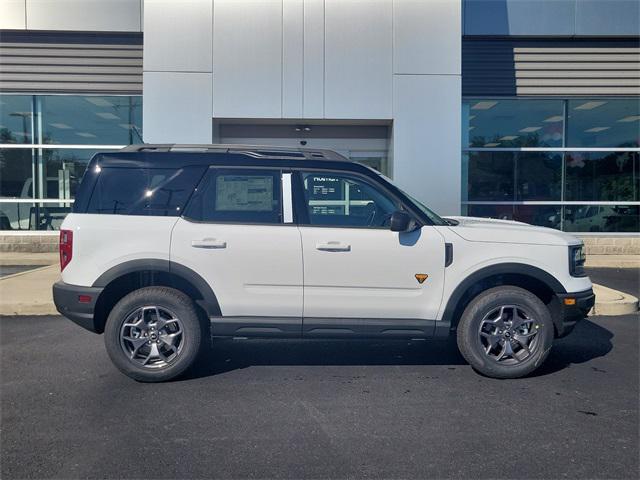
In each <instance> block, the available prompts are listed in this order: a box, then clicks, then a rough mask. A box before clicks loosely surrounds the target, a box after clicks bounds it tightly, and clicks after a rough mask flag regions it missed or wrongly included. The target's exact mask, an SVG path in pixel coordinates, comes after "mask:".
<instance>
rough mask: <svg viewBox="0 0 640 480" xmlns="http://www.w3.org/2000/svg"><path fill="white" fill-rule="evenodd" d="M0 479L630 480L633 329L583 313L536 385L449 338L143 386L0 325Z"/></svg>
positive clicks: (31, 322) (240, 365)
mask: <svg viewBox="0 0 640 480" xmlns="http://www.w3.org/2000/svg"><path fill="white" fill-rule="evenodd" d="M0 334H1V346H2V354H1V355H2V357H1V366H2V372H1V374H2V375H1V376H2V378H1V381H2V385H1V386H2V392H1V399H2V412H1V414H2V418H1V420H2V421H1V429H2V431H1V435H2V447H1V450H2V451H1V459H0V460H1V467H2V472H1V473H2V478H7V479H9V478H116V477H117V478H142V477H145V478H389V477H396V478H397V477H403V478H427V477H428V478H436V477H437V478H443V477H456V478H562V477H571V478H636V477H637V474H638V453H639V452H638V421H639V420H638V393H639V392H638V375H639V372H638V316H637V315H629V316H625V317H593V318H591V319H590V320H585V321H584V322H582V323H581V324H579V325H578V327H577V329H576V331H575V332H574V333H573V334H572V335H571V336H569V337H567V338H565V339H562V340H560V341H558V342H557V343H556V345H555V348H554V350H553V351H552V353H551V356H550V358H549V360H548V361H547V363H546V364H545V366H544V367H543V368H542V370H541V371H540V372H538V374H537V375H535V376H533V377H530V378H525V379H520V380H503V381H499V380H493V379H489V378H485V377H482V376H480V375H478V374H476V373H475V372H474V371H473V370H471V368H470V367H469V366H468V365H466V364H465V363H464V361H463V360H462V358H461V357H460V356H459V355H458V353H457V351H456V349H455V346H454V345H453V344H452V343H450V342H447V341H439V342H437V341H434V342H394V343H383V342H375V341H358V342H346V341H339V342H319V341H313V342H311V341H308V342H303V341H258V340H250V341H218V342H215V343H214V349H213V351H212V352H211V353H210V354H209V355H208V358H206V359H203V360H201V362H200V366H199V368H198V369H196V370H195V371H194V372H192V373H191V374H190V375H189V376H187V377H186V378H184V379H182V380H180V381H175V382H171V383H165V384H140V383H136V382H134V381H132V380H130V379H129V378H127V377H125V376H123V375H122V374H120V373H119V372H118V371H116V370H115V368H114V367H113V366H112V365H111V362H110V361H109V359H108V357H107V355H106V353H105V351H104V346H103V344H102V337H101V336H97V335H94V334H91V333H89V332H86V331H84V330H82V329H80V328H79V327H77V326H75V325H73V324H72V323H71V322H69V321H68V320H65V319H63V318H62V317H20V318H18V317H5V318H1V319H0Z"/></svg>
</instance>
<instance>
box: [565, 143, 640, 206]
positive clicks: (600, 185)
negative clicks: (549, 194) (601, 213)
mask: <svg viewBox="0 0 640 480" xmlns="http://www.w3.org/2000/svg"><path fill="white" fill-rule="evenodd" d="M565 188H566V193H565V199H566V200H573V201H577V200H586V201H599V200H601V201H638V200H639V199H640V196H639V193H638V191H639V190H640V158H639V154H638V152H568V153H567V154H566V187H565Z"/></svg>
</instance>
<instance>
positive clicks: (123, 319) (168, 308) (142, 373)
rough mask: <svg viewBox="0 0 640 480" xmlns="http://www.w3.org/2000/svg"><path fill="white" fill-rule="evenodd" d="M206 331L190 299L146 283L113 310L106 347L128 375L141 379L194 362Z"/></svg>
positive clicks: (163, 376) (168, 374)
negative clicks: (147, 285) (145, 285)
mask: <svg viewBox="0 0 640 480" xmlns="http://www.w3.org/2000/svg"><path fill="white" fill-rule="evenodd" d="M204 332H205V330H204V329H203V328H202V324H201V322H200V320H199V318H198V312H197V311H196V309H195V306H194V304H193V302H192V301H191V299H190V298H189V297H187V296H186V295H185V294H184V293H182V292H180V291H178V290H175V289H173V288H168V287H145V288H141V289H139V290H135V291H133V292H131V293H129V294H128V295H126V296H125V297H123V298H122V299H121V300H120V301H119V302H118V303H117V304H116V305H115V307H113V309H112V310H111V313H110V314H109V318H108V319H107V323H106V327H105V332H104V333H105V338H104V340H105V346H106V348H107V352H108V354H109V356H110V357H111V360H112V361H113V363H114V364H115V365H116V367H118V369H119V370H120V371H121V372H123V373H124V374H125V375H127V376H129V377H131V378H133V379H135V380H138V381H141V382H161V381H166V380H170V379H172V378H175V377H177V376H178V375H180V374H181V373H183V372H184V371H185V370H187V369H188V368H189V367H190V366H191V365H192V364H193V362H194V361H195V359H196V357H197V356H198V352H199V351H200V348H201V346H202V343H203V337H204Z"/></svg>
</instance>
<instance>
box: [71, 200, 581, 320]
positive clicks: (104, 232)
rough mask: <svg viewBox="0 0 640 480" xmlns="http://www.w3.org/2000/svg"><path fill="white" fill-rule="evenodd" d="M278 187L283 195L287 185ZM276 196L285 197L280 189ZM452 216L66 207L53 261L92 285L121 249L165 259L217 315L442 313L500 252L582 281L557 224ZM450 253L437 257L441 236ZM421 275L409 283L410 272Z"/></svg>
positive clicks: (505, 259) (573, 287)
mask: <svg viewBox="0 0 640 480" xmlns="http://www.w3.org/2000/svg"><path fill="white" fill-rule="evenodd" d="M283 193H284V194H286V195H290V194H291V192H290V189H288V188H287V191H286V192H283ZM285 201H286V199H285ZM455 219H456V220H457V221H459V222H460V223H459V225H456V226H436V227H432V226H424V227H422V228H421V229H420V230H417V231H415V232H411V233H400V234H399V233H396V232H391V231H390V230H385V229H367V228H326V227H311V226H296V225H294V224H284V225H237V224H221V223H220V224H215V223H201V222H191V221H188V220H185V219H183V218H176V217H156V216H130V215H104V214H100V215H93V214H70V215H68V216H67V218H66V219H65V221H64V223H63V225H62V228H63V229H69V230H72V231H73V235H74V240H73V259H72V261H71V262H70V263H69V265H68V266H67V267H66V268H65V270H64V271H63V272H62V280H63V281H64V282H65V283H67V284H71V285H78V286H91V285H93V284H94V282H95V281H96V280H97V279H98V277H99V276H100V275H101V274H103V273H104V272H106V271H107V270H109V269H110V268H112V267H115V266H117V265H119V264H121V263H123V262H126V261H129V260H136V259H139V260H149V259H159V260H170V261H171V262H175V263H179V264H182V265H184V266H186V267H188V268H190V269H192V270H194V271H195V272H197V273H198V274H199V275H200V276H201V277H202V278H204V279H205V280H206V281H207V282H208V283H209V285H210V286H211V288H212V290H213V291H214V292H215V294H216V296H217V298H218V301H219V304H220V308H221V311H222V315H223V316H260V317H295V318H300V317H303V316H304V317H309V318H313V317H325V318H407V319H411V318H412V319H430V320H440V319H442V316H443V312H444V309H445V307H446V305H447V301H448V300H449V298H450V297H451V295H452V293H453V292H454V291H455V289H456V287H457V286H458V285H459V284H460V283H461V282H462V281H463V280H464V279H465V278H467V277H468V276H469V275H471V274H472V273H474V272H476V271H478V270H480V269H482V268H485V267H488V266H491V265H497V264H501V263H520V264H523V265H530V266H534V267H537V268H539V269H541V270H543V271H545V272H547V273H548V274H550V275H551V276H553V277H554V278H555V279H557V280H558V281H559V282H560V283H561V284H562V285H563V287H564V288H565V289H566V291H567V292H580V291H584V290H588V289H589V288H591V281H590V280H589V278H588V277H572V276H571V275H570V273H569V261H568V246H570V245H577V244H579V243H580V240H579V239H577V238H575V237H573V236H571V235H568V234H566V233H562V232H558V231H555V230H551V229H547V228H541V227H534V226H530V225H526V224H522V223H519V222H507V221H501V220H488V219H475V218H464V217H455ZM445 242H446V243H451V244H452V245H453V251H454V262H453V264H452V265H451V266H449V267H447V268H445V266H444V254H443V252H444V244H445ZM417 273H424V274H427V275H429V277H428V279H427V280H426V281H425V282H424V283H423V284H419V283H418V282H417V281H416V279H415V276H414V275H415V274H417Z"/></svg>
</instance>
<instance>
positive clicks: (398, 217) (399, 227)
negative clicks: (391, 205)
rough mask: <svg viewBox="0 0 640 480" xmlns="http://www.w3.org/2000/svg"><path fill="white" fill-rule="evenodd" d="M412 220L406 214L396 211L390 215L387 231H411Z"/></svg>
mask: <svg viewBox="0 0 640 480" xmlns="http://www.w3.org/2000/svg"><path fill="white" fill-rule="evenodd" d="M412 223H413V220H412V219H411V216H410V215H409V214H408V213H407V212H403V211H402V210H397V211H395V212H393V213H392V214H391V219H390V220H389V229H390V230H391V231H392V232H407V231H409V230H410V229H411V225H412Z"/></svg>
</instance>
